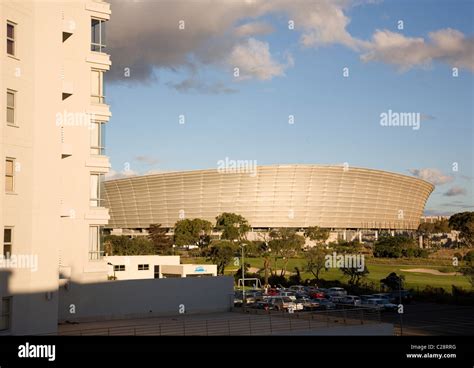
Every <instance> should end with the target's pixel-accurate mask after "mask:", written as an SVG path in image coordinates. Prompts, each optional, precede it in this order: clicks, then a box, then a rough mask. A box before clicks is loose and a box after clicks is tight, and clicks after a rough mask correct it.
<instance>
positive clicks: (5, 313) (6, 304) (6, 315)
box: [0, 296, 12, 331]
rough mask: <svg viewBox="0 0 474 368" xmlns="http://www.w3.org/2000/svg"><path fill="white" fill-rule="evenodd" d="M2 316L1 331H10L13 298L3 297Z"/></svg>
mask: <svg viewBox="0 0 474 368" xmlns="http://www.w3.org/2000/svg"><path fill="white" fill-rule="evenodd" d="M1 308H2V310H1V314H0V331H5V330H9V329H10V325H11V316H12V297H11V296H8V297H3V298H2V305H1Z"/></svg>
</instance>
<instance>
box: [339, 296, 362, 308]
mask: <svg viewBox="0 0 474 368" xmlns="http://www.w3.org/2000/svg"><path fill="white" fill-rule="evenodd" d="M341 304H345V305H353V306H358V305H361V300H360V297H358V296H355V295H347V296H346V297H344V299H342V301H341Z"/></svg>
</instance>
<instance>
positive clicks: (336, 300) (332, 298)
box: [328, 295, 345, 304]
mask: <svg viewBox="0 0 474 368" xmlns="http://www.w3.org/2000/svg"><path fill="white" fill-rule="evenodd" d="M344 298H345V296H340V295H332V296H329V298H328V299H329V300H330V301H331V302H333V303H338V304H339V303H342V301H343V300H344Z"/></svg>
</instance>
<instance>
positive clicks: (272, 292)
mask: <svg viewBox="0 0 474 368" xmlns="http://www.w3.org/2000/svg"><path fill="white" fill-rule="evenodd" d="M279 294H280V291H279V290H278V289H275V288H270V289H268V290H267V295H271V296H277V295H279Z"/></svg>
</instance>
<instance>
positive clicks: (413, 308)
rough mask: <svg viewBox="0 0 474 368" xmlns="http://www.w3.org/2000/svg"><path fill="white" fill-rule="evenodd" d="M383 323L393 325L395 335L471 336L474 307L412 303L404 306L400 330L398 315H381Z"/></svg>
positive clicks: (473, 329) (473, 324)
mask: <svg viewBox="0 0 474 368" xmlns="http://www.w3.org/2000/svg"><path fill="white" fill-rule="evenodd" d="M381 319H382V321H383V322H388V323H393V324H394V326H395V333H396V334H397V335H400V333H402V334H403V335H404V336H405V335H412V336H413V335H419V336H423V335H425V336H433V335H439V336H454V335H472V333H473V331H474V307H472V306H457V305H443V304H434V303H412V304H409V305H406V306H405V310H404V314H403V315H402V328H400V316H399V315H398V314H382V316H381Z"/></svg>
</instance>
